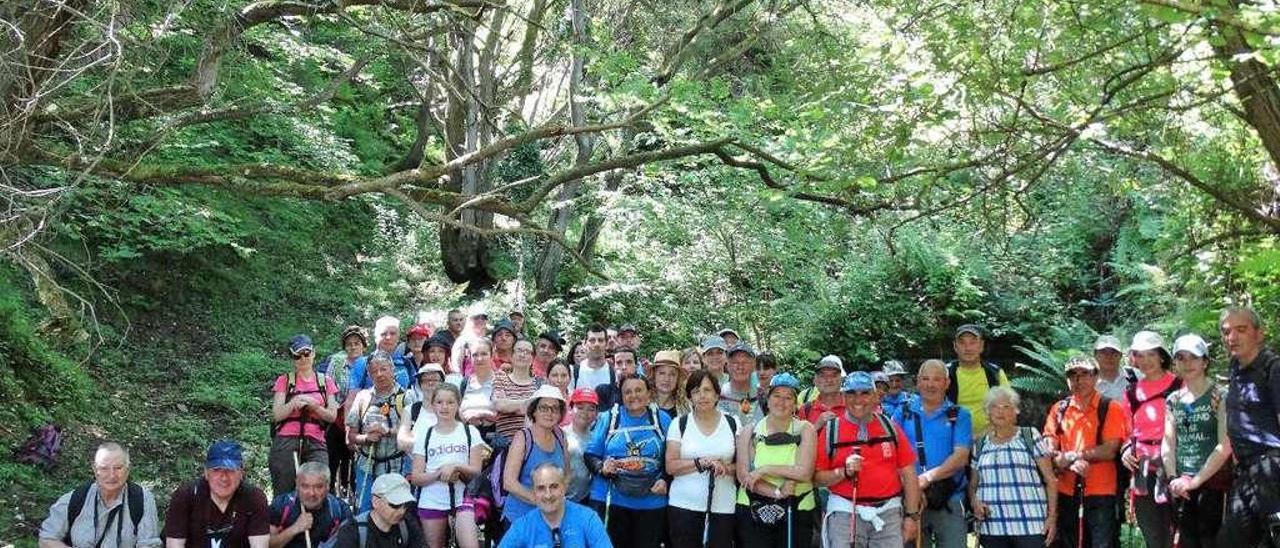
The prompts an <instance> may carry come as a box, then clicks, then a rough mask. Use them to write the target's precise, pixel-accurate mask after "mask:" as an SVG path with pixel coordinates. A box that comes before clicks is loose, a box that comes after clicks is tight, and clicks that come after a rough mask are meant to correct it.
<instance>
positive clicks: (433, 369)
mask: <svg viewBox="0 0 1280 548" xmlns="http://www.w3.org/2000/svg"><path fill="white" fill-rule="evenodd" d="M427 373H439V374H440V380H444V367H443V366H441V365H440V364H438V363H428V364H425V365H423V366H422V367H419V368H418V375H417V376H418V377H421V376H423V375H426V374H427Z"/></svg>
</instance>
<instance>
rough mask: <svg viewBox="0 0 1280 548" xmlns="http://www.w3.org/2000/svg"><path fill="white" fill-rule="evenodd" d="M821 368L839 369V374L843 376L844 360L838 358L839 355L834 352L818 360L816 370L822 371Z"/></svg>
mask: <svg viewBox="0 0 1280 548" xmlns="http://www.w3.org/2000/svg"><path fill="white" fill-rule="evenodd" d="M823 369H835V370H838V371H840V375H841V376H844V362H843V361H841V360H840V356H836V355H834V354H828V355H826V356H823V357H822V359H821V360H818V367H817V371H822V370H823Z"/></svg>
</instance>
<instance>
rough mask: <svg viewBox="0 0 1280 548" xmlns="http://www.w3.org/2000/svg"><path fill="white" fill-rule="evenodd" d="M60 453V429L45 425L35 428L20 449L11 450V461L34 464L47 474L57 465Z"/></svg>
mask: <svg viewBox="0 0 1280 548" xmlns="http://www.w3.org/2000/svg"><path fill="white" fill-rule="evenodd" d="M61 453H62V429H61V428H58V427H57V426H56V425H53V424H46V425H44V426H41V427H39V428H36V429H35V432H33V433H32V434H31V437H29V438H27V441H26V442H25V443H23V444H22V447H19V448H17V449H14V450H13V460H14V461H15V462H21V463H26V464H34V465H36V466H39V467H40V469H42V470H44V471H45V472H48V471H49V470H50V469H52V468H53V466H54V465H55V464H58V455H59V454H61Z"/></svg>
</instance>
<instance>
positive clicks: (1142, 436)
mask: <svg viewBox="0 0 1280 548" xmlns="http://www.w3.org/2000/svg"><path fill="white" fill-rule="evenodd" d="M1175 380H1177V377H1175V376H1174V375H1172V374H1169V373H1165V375H1164V376H1163V377H1161V378H1160V380H1154V381H1153V380H1147V379H1143V380H1140V381H1138V384H1137V394H1136V395H1137V403H1138V408H1137V409H1131V408H1130V407H1131V403H1130V402H1129V398H1128V397H1123V398H1120V402H1121V404H1122V405H1123V406H1124V410H1125V412H1127V413H1129V416H1130V417H1132V418H1133V438H1134V439H1135V440H1137V441H1138V443H1137V445H1136V447H1137V448H1136V449H1135V452H1134V454H1135V455H1137V456H1138V458H1143V457H1158V456H1160V440H1161V439H1162V438H1164V410H1165V404H1164V398H1163V397H1161V396H1160V394H1163V393H1164V391H1165V390H1168V389H1169V386H1170V385H1172V384H1173V382H1174V381H1175Z"/></svg>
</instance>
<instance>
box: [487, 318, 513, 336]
mask: <svg viewBox="0 0 1280 548" xmlns="http://www.w3.org/2000/svg"><path fill="white" fill-rule="evenodd" d="M499 331H506V332H507V333H510V334H512V335H515V334H516V324H514V323H511V320H502V321H500V322H498V325H495V326H493V331H490V332H489V336H490V337H492V336H494V335H497V334H498V332H499Z"/></svg>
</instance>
